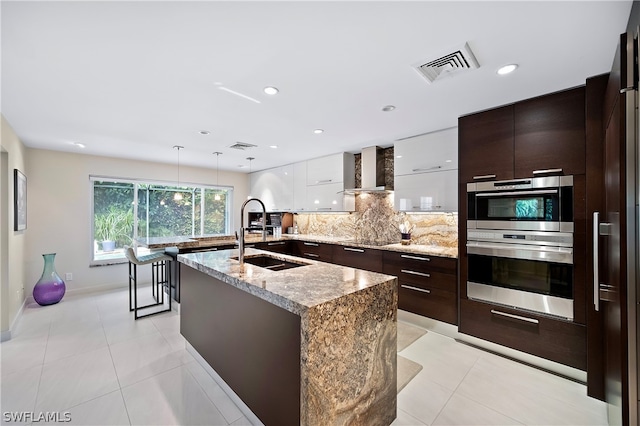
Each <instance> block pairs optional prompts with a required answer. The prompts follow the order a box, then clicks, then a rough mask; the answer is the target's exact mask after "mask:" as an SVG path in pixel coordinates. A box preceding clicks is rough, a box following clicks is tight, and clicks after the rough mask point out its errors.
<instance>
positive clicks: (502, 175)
mask: <svg viewBox="0 0 640 426" xmlns="http://www.w3.org/2000/svg"><path fill="white" fill-rule="evenodd" d="M585 93H586V92H585V87H584V86H581V87H577V88H572V89H568V90H564V91H561V92H556V93H551V94H548V95H544V96H540V97H537V98H532V99H528V100H524V101H520V102H517V103H514V104H512V105H506V106H503V107H500V108H496V109H492V110H489V111H483V112H479V113H476V114H471V115H467V116H464V117H460V119H459V121H458V125H459V129H458V134H459V141H458V142H459V149H458V152H459V154H458V155H459V178H460V181H459V187H458V189H459V192H458V200H459V206H460V209H459V216H458V230H459V233H458V237H459V262H460V275H459V293H460V295H459V297H460V303H459V309H460V312H459V330H460V332H461V333H464V334H468V335H471V336H475V337H478V338H481V339H485V340H489V341H491V342H494V343H498V344H501V345H504V346H508V347H511V348H514V349H517V350H520V351H523V352H527V353H530V354H533V355H537V356H540V357H543V358H546V359H550V360H553V361H556V362H559V363H562V364H565V365H570V366H572V367H575V368H579V369H583V370H584V369H585V368H586V327H585V324H586V290H585V289H586V284H585V280H586V276H585V270H586V266H587V263H588V262H587V258H586V250H585V247H586V246H587V240H586V216H585V213H586V206H585V200H586V191H585V172H586V118H585ZM549 174H555V175H557V174H561V175H573V177H574V179H573V180H574V191H573V200H574V202H573V221H574V231H573V238H574V240H573V244H574V247H573V248H574V252H573V256H574V258H573V265H574V268H573V294H572V296H573V302H574V312H573V314H574V315H573V321H565V320H562V319H556V318H552V317H549V316H545V315H537V314H532V313H530V312H528V311H526V310H523V309H513V308H505V307H500V306H498V305H493V304H491V303H485V302H479V301H476V300H470V299H467V277H468V268H469V264H468V257H467V249H466V244H467V217H468V211H467V201H468V200H467V192H466V187H467V183H469V182H474V181H478V180H482V179H490V180H509V179H523V178H531V177H533V176H545V175H549ZM494 175H495V176H494ZM474 178H475V179H474ZM478 178H480V179H478Z"/></svg>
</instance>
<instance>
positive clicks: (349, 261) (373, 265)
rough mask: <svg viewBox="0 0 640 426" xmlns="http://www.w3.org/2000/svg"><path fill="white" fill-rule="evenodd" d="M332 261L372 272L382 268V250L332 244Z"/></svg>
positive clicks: (380, 270)
mask: <svg viewBox="0 0 640 426" xmlns="http://www.w3.org/2000/svg"><path fill="white" fill-rule="evenodd" d="M333 263H335V264H336V265H342V266H349V267H351V268H357V269H364V270H365V271H373V272H382V269H383V268H382V252H381V251H380V250H374V249H368V248H361V247H346V246H341V245H334V246H333Z"/></svg>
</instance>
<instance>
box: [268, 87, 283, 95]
mask: <svg viewBox="0 0 640 426" xmlns="http://www.w3.org/2000/svg"><path fill="white" fill-rule="evenodd" d="M278 92H279V90H278V88H277V87H273V86H267V87H265V88H264V93H266V94H267V95H276V94H278Z"/></svg>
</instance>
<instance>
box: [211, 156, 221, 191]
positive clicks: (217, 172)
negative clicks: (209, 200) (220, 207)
mask: <svg viewBox="0 0 640 426" xmlns="http://www.w3.org/2000/svg"><path fill="white" fill-rule="evenodd" d="M214 154H215V155H216V186H218V177H219V175H220V154H222V153H221V152H218V151H216V152H214ZM216 191H218V188H216ZM213 198H214V199H215V200H216V201H220V193H219V192H216V195H215V197H213Z"/></svg>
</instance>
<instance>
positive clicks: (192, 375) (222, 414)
mask: <svg viewBox="0 0 640 426" xmlns="http://www.w3.org/2000/svg"><path fill="white" fill-rule="evenodd" d="M192 362H195V363H196V364H197V365H198V367H200V368H202V367H201V366H200V364H198V361H197V360H193V361H192ZM183 366H184V367H185V368H186V369H187V372H188V373H189V374H190V375H191V377H192V378H193V380H195V382H196V384H197V385H198V387H199V388H200V390H202V392H203V393H204V395H205V396H206V397H207V399H208V400H209V401H211V404H213V406H214V407H216V410H218V412H219V413H220V415H221V416H222V418H224V421H225V422H227V425H231V424H233V422H236V421H238V420H240V419H241V418H242V416H243V415H244V414H242V412H240V414H241V415H240V417H238V418H237V419H235V420H234V421H232V422H230V421H229V419H227V418H226V417H225V415H224V413H223V412H222V411H221V410H220V407H218V405H217V404H216V403H215V401H214V400H212V399H211V397H210V396H209V394H208V393H207V391H206V390H205V389H204V387H202V385H201V384H200V382H199V381H198V379H196V376H195V375H194V374H193V373H192V372H191V370H190V369H189V368H187V365H186V364H183ZM205 374H206V375H207V377H211V376H209V373H207V372H206V371H205ZM212 380H213V379H212ZM214 383H215V382H214ZM216 386H219V385H218V384H217V383H216ZM232 402H233V401H232ZM234 405H235V404H234Z"/></svg>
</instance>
